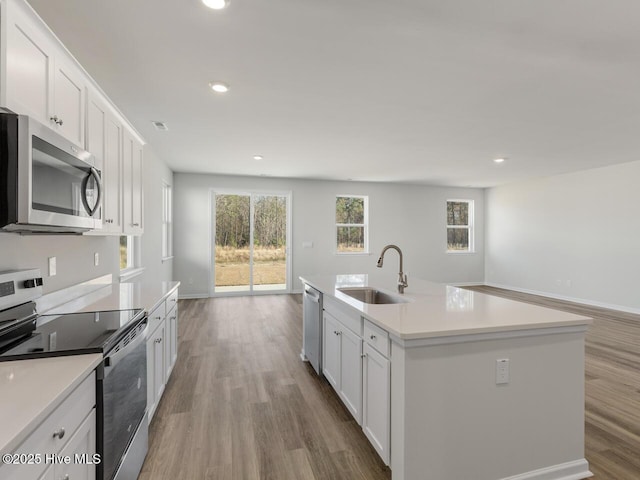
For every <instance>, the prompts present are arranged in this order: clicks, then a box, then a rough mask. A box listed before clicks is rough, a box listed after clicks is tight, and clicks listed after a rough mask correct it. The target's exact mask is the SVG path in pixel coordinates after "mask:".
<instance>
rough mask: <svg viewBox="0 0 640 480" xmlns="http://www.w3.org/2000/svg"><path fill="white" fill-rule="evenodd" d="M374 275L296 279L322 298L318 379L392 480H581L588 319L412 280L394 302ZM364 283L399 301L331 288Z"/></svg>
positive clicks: (391, 288)
mask: <svg viewBox="0 0 640 480" xmlns="http://www.w3.org/2000/svg"><path fill="white" fill-rule="evenodd" d="M381 273H384V275H376V276H375V277H372V276H370V275H318V276H304V277H301V280H302V281H303V283H305V284H309V285H311V286H313V287H314V288H316V289H317V290H319V291H320V292H322V293H323V297H324V304H325V315H324V317H323V328H324V335H325V336H324V348H323V356H326V357H327V358H323V365H324V366H323V373H324V375H325V377H327V379H328V380H329V382H330V383H331V384H332V385H333V386H334V388H335V389H336V391H337V392H338V395H339V396H340V398H341V399H342V400H343V402H344V403H345V405H346V407H347V409H349V411H350V412H351V413H352V414H353V415H354V417H355V418H356V420H357V421H358V422H359V423H360V424H361V425H362V426H363V430H364V432H365V434H366V435H367V437H368V438H369V440H370V441H371V443H372V444H373V446H374V447H375V448H376V450H377V451H378V453H379V454H380V455H381V457H382V458H383V460H385V461H386V462H387V463H389V464H390V467H391V471H392V478H393V480H507V479H508V480H578V479H583V478H588V477H591V476H592V474H591V472H589V468H588V463H587V461H586V460H585V458H584V335H585V332H586V330H587V326H588V325H589V323H591V319H589V318H586V317H581V316H578V315H573V314H568V313H564V312H560V311H557V310H552V309H548V308H543V307H538V306H534V305H529V304H525V303H520V302H515V301H511V300H506V299H503V298H499V297H494V296H490V295H485V294H481V293H477V292H472V291H468V290H463V289H459V288H456V287H452V286H447V285H441V284H436V283H431V282H426V281H421V280H419V279H415V278H413V279H409V287H408V288H407V289H406V290H405V293H404V295H399V294H398V293H397V292H396V291H395V284H394V280H395V276H394V275H393V274H392V273H390V272H381ZM367 286H371V287H375V288H377V289H379V290H382V291H386V292H388V293H390V294H394V295H396V296H399V297H402V298H403V299H404V300H405V303H398V304H383V305H377V304H368V303H364V302H361V301H358V300H356V299H354V298H352V297H351V296H348V295H346V294H345V293H343V292H341V291H340V290H339V289H340V288H354V287H355V288H362V287H367ZM335 339H338V340H335ZM358 339H359V340H358ZM341 341H342V343H340V342H341ZM336 342H337V343H336ZM341 345H342V346H341ZM358 345H359V348H360V350H359V352H358V350H357V348H358ZM358 353H359V355H357V354H358ZM357 357H360V358H361V359H362V361H361V362H360V364H359V365H357V362H355V361H354V359H355V358H357ZM350 359H351V360H350ZM340 362H342V363H340ZM505 367H506V368H505ZM358 368H359V373H358V370H357V369H358ZM385 376H386V378H385ZM341 377H344V379H345V381H341ZM358 379H359V380H360V384H358ZM358 389H359V390H358ZM385 397H386V398H385ZM372 412H375V416H374V415H373V413H372ZM385 417H386V418H385Z"/></svg>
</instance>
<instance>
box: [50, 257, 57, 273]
mask: <svg viewBox="0 0 640 480" xmlns="http://www.w3.org/2000/svg"><path fill="white" fill-rule="evenodd" d="M56 269H57V268H56V257H49V276H50V277H55V276H56Z"/></svg>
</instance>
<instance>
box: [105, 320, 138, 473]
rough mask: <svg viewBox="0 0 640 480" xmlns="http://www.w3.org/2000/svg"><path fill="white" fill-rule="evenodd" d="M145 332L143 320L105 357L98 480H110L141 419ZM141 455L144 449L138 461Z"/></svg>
mask: <svg viewBox="0 0 640 480" xmlns="http://www.w3.org/2000/svg"><path fill="white" fill-rule="evenodd" d="M147 330H148V329H147V319H146V318H145V319H144V320H143V321H142V322H140V323H139V324H138V325H136V326H135V327H133V328H131V329H130V330H129V332H128V333H127V334H126V335H125V336H124V338H123V339H122V340H120V342H118V344H117V345H116V346H115V347H114V348H112V349H111V350H110V351H109V352H107V353H106V354H105V359H104V375H103V378H102V380H101V382H100V383H99V387H98V390H99V393H100V390H102V392H101V393H102V395H101V397H102V405H101V408H100V409H99V411H98V437H99V438H98V450H99V451H98V453H100V455H101V456H102V462H101V464H100V465H99V467H100V468H98V473H99V475H98V478H99V479H103V480H111V479H112V478H113V476H114V475H115V473H116V470H117V469H118V468H119V467H120V463H121V461H122V459H123V458H124V457H125V454H126V452H127V449H128V448H129V446H130V444H131V443H132V440H133V437H134V434H136V432H137V431H138V427H139V425H140V423H141V421H142V420H143V418H144V417H145V413H146V409H147V346H146V338H147ZM100 387H101V388H100ZM144 455H146V448H145V449H144V454H143V457H142V460H144ZM127 458H130V457H127ZM134 461H135V459H134ZM140 465H142V463H140ZM100 473H102V475H101V476H100Z"/></svg>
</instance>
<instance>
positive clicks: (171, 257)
mask: <svg viewBox="0 0 640 480" xmlns="http://www.w3.org/2000/svg"><path fill="white" fill-rule="evenodd" d="M169 260H173V255H171V256H170V257H163V258H162V260H161V262H162V263H164V262H168V261H169Z"/></svg>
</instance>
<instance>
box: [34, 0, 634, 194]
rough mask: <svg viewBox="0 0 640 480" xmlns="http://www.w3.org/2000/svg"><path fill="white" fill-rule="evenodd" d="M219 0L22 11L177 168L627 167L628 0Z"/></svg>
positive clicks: (491, 172) (391, 172)
mask: <svg viewBox="0 0 640 480" xmlns="http://www.w3.org/2000/svg"><path fill="white" fill-rule="evenodd" d="M230 1H231V3H230V5H229V7H228V8H227V9H225V10H222V11H215V10H210V9H208V8H206V7H205V6H204V5H203V4H202V3H201V1H200V0H135V1H131V0H111V1H108V2H104V1H97V0H59V1H51V0H30V3H31V5H32V6H33V7H34V8H35V9H36V11H37V12H38V13H39V14H40V15H41V16H42V18H43V19H44V20H45V21H46V22H47V23H48V24H49V26H50V27H51V28H52V30H53V31H54V32H55V33H56V34H57V35H58V37H59V38H60V39H61V40H62V41H63V42H64V43H65V44H66V46H67V47H68V48H69V50H70V51H71V52H72V53H73V54H74V55H75V56H76V58H77V59H78V60H79V61H80V63H81V64H82V65H83V66H84V67H85V69H86V70H87V71H88V72H89V73H90V74H91V75H92V76H93V77H94V78H95V80H96V81H97V82H98V83H99V84H100V85H101V86H102V88H103V89H104V91H105V92H106V93H107V94H108V95H109V96H110V97H111V99H112V100H113V101H114V102H115V103H116V104H117V105H118V106H119V107H120V109H121V110H122V111H123V113H124V114H125V115H126V116H127V117H128V118H129V119H130V120H131V121H132V122H133V123H134V125H135V126H136V128H137V129H138V130H139V132H140V133H141V134H142V135H143V137H144V138H145V139H146V140H147V142H148V143H149V144H150V145H151V147H152V149H153V150H154V151H155V152H156V153H157V154H158V156H160V157H161V158H162V159H163V160H164V161H165V162H167V164H168V165H169V167H170V168H171V169H172V170H174V171H177V172H209V173H219V174H239V175H266V176H275V177H297V178H321V179H338V180H347V179H353V180H362V181H376V182H379V181H386V182H407V183H422V184H431V185H452V186H473V187H489V186H494V185H499V184H503V183H507V182H513V181H517V180H522V179H526V178H531V177H536V176H546V175H555V174H559V173H564V172H571V171H576V170H583V169H588V168H594V167H599V166H604V165H610V164H617V163H625V162H630V161H635V160H640V156H639V152H640V132H639V127H640V85H639V82H638V80H639V79H640V3H638V2H636V1H631V0H612V1H602V0H520V1H514V0H488V1H484V2H479V1H474V0H466V1H459V0H439V1H435V0H394V1H382V0H347V1H345V0H230ZM212 80H221V81H223V82H225V83H228V84H229V85H230V91H229V92H228V93H226V94H224V95H220V94H214V93H213V92H212V91H211V89H210V88H209V86H208V84H209V82H210V81H212ZM154 120H155V121H163V122H165V123H166V124H167V126H168V127H169V130H168V131H166V132H160V131H156V130H155V129H154V127H153V125H152V123H151V121H154ZM254 155H263V156H264V159H263V160H260V161H256V160H254V159H253V156H254ZM496 157H507V161H506V162H504V163H503V164H501V165H498V164H495V163H493V161H492V159H494V158H496Z"/></svg>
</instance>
